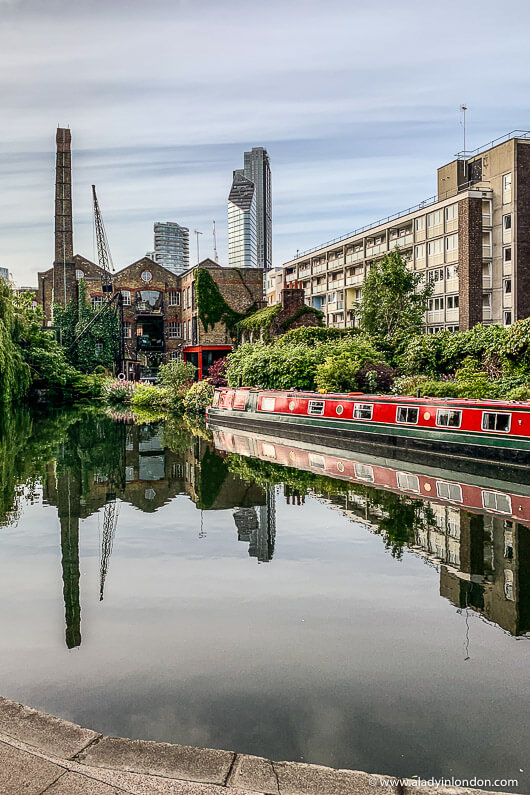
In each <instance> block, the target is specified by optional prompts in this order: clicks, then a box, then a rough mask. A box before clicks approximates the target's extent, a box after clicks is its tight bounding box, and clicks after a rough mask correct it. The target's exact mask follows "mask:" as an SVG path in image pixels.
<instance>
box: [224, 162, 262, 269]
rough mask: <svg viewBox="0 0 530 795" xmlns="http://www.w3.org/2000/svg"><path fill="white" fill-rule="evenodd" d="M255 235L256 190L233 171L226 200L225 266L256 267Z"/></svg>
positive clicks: (239, 173)
mask: <svg viewBox="0 0 530 795" xmlns="http://www.w3.org/2000/svg"><path fill="white" fill-rule="evenodd" d="M257 257H258V248H257V235H256V189H255V187H254V183H253V182H252V181H251V180H249V179H247V178H246V177H244V176H243V175H242V174H241V172H240V171H234V179H233V181H232V188H231V190H230V195H229V196H228V266H229V267H230V268H256V267H257V266H258V261H257Z"/></svg>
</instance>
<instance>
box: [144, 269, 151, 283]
mask: <svg viewBox="0 0 530 795" xmlns="http://www.w3.org/2000/svg"><path fill="white" fill-rule="evenodd" d="M141 278H142V281H144V282H150V281H151V280H152V278H153V274H152V273H151V271H143V273H142V276H141Z"/></svg>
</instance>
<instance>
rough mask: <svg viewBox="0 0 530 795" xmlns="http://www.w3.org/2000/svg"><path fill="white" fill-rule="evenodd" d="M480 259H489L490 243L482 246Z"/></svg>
mask: <svg viewBox="0 0 530 795" xmlns="http://www.w3.org/2000/svg"><path fill="white" fill-rule="evenodd" d="M482 259H491V245H490V244H488V245H486V246H484V245H483V246H482Z"/></svg>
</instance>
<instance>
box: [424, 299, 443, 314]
mask: <svg viewBox="0 0 530 795" xmlns="http://www.w3.org/2000/svg"><path fill="white" fill-rule="evenodd" d="M428 307H429V312H441V311H442V310H443V308H444V299H443V297H441V298H429V304H428Z"/></svg>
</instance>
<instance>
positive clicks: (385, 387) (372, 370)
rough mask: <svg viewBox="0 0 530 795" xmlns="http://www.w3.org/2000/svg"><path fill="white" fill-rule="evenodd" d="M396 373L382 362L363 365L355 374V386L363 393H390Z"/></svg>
mask: <svg viewBox="0 0 530 795" xmlns="http://www.w3.org/2000/svg"><path fill="white" fill-rule="evenodd" d="M396 375H397V371H396V370H395V369H394V368H393V367H390V366H389V365H388V364H385V363H384V362H375V363H370V364H366V365H364V367H361V369H360V370H359V372H358V373H357V378H356V381H357V386H358V387H359V389H360V390H362V391H363V392H372V393H373V392H390V389H391V388H392V384H393V383H394V379H395V378H396Z"/></svg>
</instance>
